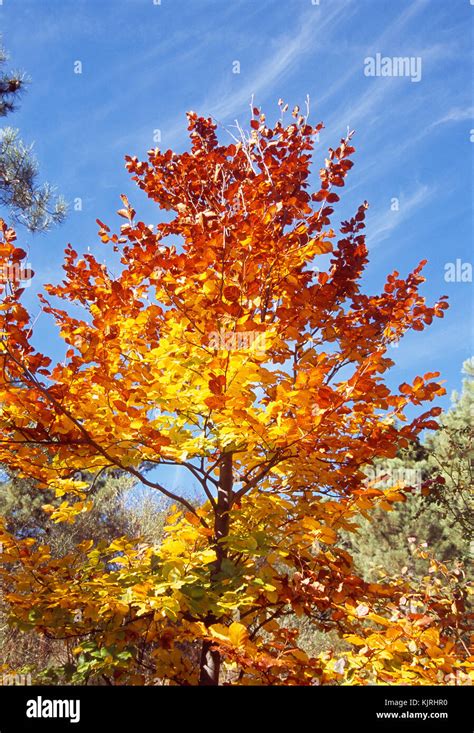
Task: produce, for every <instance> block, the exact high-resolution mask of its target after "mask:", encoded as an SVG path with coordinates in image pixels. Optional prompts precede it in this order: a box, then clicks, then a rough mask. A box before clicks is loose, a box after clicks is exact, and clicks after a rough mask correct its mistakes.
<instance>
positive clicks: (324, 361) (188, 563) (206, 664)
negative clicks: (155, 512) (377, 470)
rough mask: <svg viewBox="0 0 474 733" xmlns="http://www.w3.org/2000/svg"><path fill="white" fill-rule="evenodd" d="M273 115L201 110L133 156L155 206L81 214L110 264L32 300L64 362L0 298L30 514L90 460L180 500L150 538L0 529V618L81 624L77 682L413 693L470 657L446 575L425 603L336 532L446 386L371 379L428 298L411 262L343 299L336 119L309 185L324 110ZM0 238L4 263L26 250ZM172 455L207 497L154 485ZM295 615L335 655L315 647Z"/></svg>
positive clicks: (75, 630)
mask: <svg viewBox="0 0 474 733" xmlns="http://www.w3.org/2000/svg"><path fill="white" fill-rule="evenodd" d="M283 115H284V108H282V111H281V117H280V119H279V120H278V121H277V122H276V124H275V125H273V127H269V126H268V125H267V123H266V120H265V116H264V115H263V114H261V112H260V110H258V109H254V110H253V113H252V119H251V122H250V129H251V132H250V134H245V133H243V132H242V131H241V133H240V139H236V140H235V142H232V143H230V144H227V145H223V144H220V143H219V141H218V138H217V135H216V126H215V125H214V124H213V123H212V121H211V120H206V119H204V118H200V117H198V116H197V115H196V114H195V113H189V115H188V120H189V131H190V137H191V150H190V151H189V152H184V153H182V154H180V155H177V154H175V153H173V152H172V151H170V150H169V151H165V152H160V151H159V150H153V151H150V153H149V159H148V162H140V161H138V160H137V159H136V158H127V167H128V169H129V170H130V172H131V173H132V174H133V175H134V177H135V179H136V181H137V183H138V185H139V186H140V187H141V188H142V189H143V190H144V191H145V192H146V193H147V194H148V196H149V197H150V198H151V199H152V200H154V201H156V202H157V204H158V206H159V207H160V208H161V209H163V210H165V211H167V212H168V216H167V217H166V218H167V221H166V222H163V223H160V224H158V225H157V227H156V228H154V227H151V226H147V225H145V224H144V223H143V222H141V221H136V218H135V211H134V210H133V208H132V206H131V205H130V203H129V202H128V200H127V198H126V197H125V196H122V201H123V204H124V206H123V208H122V209H121V210H120V211H119V212H118V213H119V215H120V216H121V217H122V218H123V219H124V220H125V223H124V224H123V225H122V227H121V231H120V234H115V233H114V234H112V233H111V232H110V229H109V227H108V226H107V225H106V224H104V223H103V222H101V221H98V223H99V227H100V230H99V235H100V238H101V240H102V241H103V242H104V244H106V245H107V246H108V247H110V248H111V249H112V250H113V251H118V252H120V254H121V263H122V270H121V272H120V274H119V275H118V276H114V275H112V274H111V273H110V272H109V271H108V270H107V267H106V266H105V265H103V264H101V263H99V262H98V261H97V259H96V258H95V257H94V256H93V255H91V254H85V255H84V256H83V257H79V256H78V255H77V253H76V252H75V251H74V250H73V249H72V248H71V247H68V248H67V250H66V259H65V265H64V269H65V279H64V281H63V282H62V283H61V284H60V285H48V286H46V291H47V293H48V297H49V300H48V299H47V298H46V297H45V296H41V299H42V302H43V305H44V311H45V312H46V313H49V314H51V315H53V316H54V318H55V320H56V323H57V326H58V328H59V332H60V334H61V337H62V338H63V340H64V341H65V342H66V343H67V344H68V350H67V353H66V358H65V360H63V361H62V362H60V363H57V364H54V365H53V364H52V362H51V360H50V359H49V358H48V357H47V356H46V355H44V354H42V353H40V352H38V351H37V350H36V349H35V348H34V347H33V345H32V343H31V325H30V322H29V316H28V314H27V312H26V311H25V309H24V308H23V306H22V305H21V288H20V289H16V288H15V287H13V288H12V290H11V291H9V292H8V293H7V294H6V295H5V297H4V299H3V304H2V310H1V311H0V321H1V323H0V326H1V332H2V334H3V335H2V341H1V347H2V361H3V370H2V372H1V383H0V399H1V400H2V404H3V406H4V409H3V412H2V415H1V417H0V429H1V443H0V460H2V461H4V462H5V463H6V464H7V465H8V466H9V467H10V469H11V470H14V471H19V472H20V473H21V474H22V475H23V476H28V477H31V478H32V479H34V480H35V481H37V482H38V484H39V485H40V486H44V487H45V488H48V489H50V490H53V491H54V492H55V494H56V496H58V497H60V498H61V499H62V500H61V503H60V504H59V506H46V507H43V508H44V509H45V510H46V511H47V512H49V513H50V516H51V518H52V519H53V520H56V521H65V522H72V521H74V518H75V517H76V516H78V515H80V514H82V513H83V512H85V511H88V510H90V505H89V501H90V498H89V496H88V491H89V483H88V481H85V480H84V472H85V471H87V472H89V473H91V474H93V475H94V474H96V473H98V472H100V471H103V470H117V469H118V470H120V471H124V472H128V473H129V474H130V475H131V476H132V477H133V478H135V479H138V480H139V481H141V482H142V483H143V484H144V485H145V486H148V487H149V488H151V489H154V490H156V491H157V492H159V493H161V494H162V495H164V496H166V497H168V498H169V499H171V500H172V501H174V502H175V503H176V510H175V511H174V512H172V514H171V515H170V516H169V517H168V522H167V527H166V533H165V537H164V539H163V541H162V542H161V543H160V544H159V545H152V544H151V543H141V542H140V541H139V540H138V539H137V538H132V537H129V536H124V537H123V538H121V539H120V540H116V541H114V542H112V543H108V544H107V543H103V542H100V541H99V542H98V543H96V542H94V540H93V539H89V540H86V541H84V542H82V543H80V544H79V545H77V546H76V547H75V549H74V551H73V552H71V553H69V554H68V555H67V556H66V557H64V558H59V559H58V558H55V557H54V556H53V555H52V552H51V550H50V548H48V546H46V545H42V544H39V543H38V542H37V541H36V540H35V539H34V538H29V539H26V540H22V541H21V542H19V541H18V540H17V539H16V538H15V537H12V536H11V533H9V532H8V531H7V530H6V529H4V530H3V533H2V536H1V537H2V544H3V548H4V551H3V554H2V560H3V568H4V570H3V572H2V582H3V585H4V592H5V597H6V599H7V602H8V603H9V607H10V609H11V616H12V618H16V620H17V622H18V623H21V624H26V625H30V627H31V628H35V629H36V630H37V631H38V632H39V633H47V634H49V635H51V636H60V637H62V638H63V637H65V636H66V637H67V638H68V639H71V640H72V639H75V640H76V643H77V646H76V647H75V648H74V649H73V650H72V653H73V654H74V656H75V659H76V661H77V666H76V671H77V674H78V675H79V676H81V675H83V676H84V675H85V676H86V677H87V679H90V677H91V675H93V676H95V677H98V676H99V677H102V676H105V678H106V679H107V680H108V681H110V682H115V683H123V682H126V683H131V684H135V683H140V684H141V683H143V682H144V681H146V682H151V683H156V682H159V681H163V680H166V681H168V682H172V683H174V684H198V683H199V684H203V685H206V684H218V683H219V681H222V680H223V679H229V678H230V679H232V681H233V682H235V683H238V684H248V683H251V682H258V683H263V684H297V683H298V684H312V683H314V682H315V681H316V680H317V681H320V682H321V683H327V682H329V683H330V682H332V681H334V680H336V681H337V680H340V679H341V678H344V679H346V680H347V681H348V682H350V683H352V684H358V683H359V684H367V683H368V682H374V681H375V682H392V683H403V682H406V681H411V682H412V683H413V684H426V683H433V681H434V680H436V679H437V675H438V674H441V675H447V674H451V673H452V670H453V669H456V670H457V669H460V668H461V666H462V665H465V664H466V661H465V660H466V645H465V636H466V633H467V631H466V629H467V619H466V614H465V589H464V588H463V586H462V584H461V583H460V582H458V581H459V579H458V577H457V576H453V578H454V579H452V576H451V575H450V572H451V571H450V569H449V568H445V567H444V566H441V565H438V566H437V574H438V575H439V576H440V578H441V577H442V578H444V582H443V581H442V580H441V579H440V578H438V577H437V578H436V583H434V579H433V583H432V585H433V590H432V591H430V592H429V593H428V594H421V595H420V592H419V590H418V589H416V588H415V589H413V588H410V586H409V585H408V584H407V583H405V582H404V581H400V582H399V581H397V582H392V581H389V582H387V583H385V584H379V583H370V582H368V581H366V580H364V579H363V578H361V577H360V575H358V574H357V572H356V569H355V568H354V565H353V561H352V558H351V556H350V554H349V553H348V552H347V551H346V550H345V549H344V547H341V546H340V544H338V533H339V532H340V531H342V530H351V529H352V530H353V529H355V519H356V517H357V516H359V515H360V513H361V512H369V511H370V510H371V509H373V508H375V507H376V506H380V507H381V508H382V509H390V508H391V507H392V505H393V503H394V502H398V501H403V500H404V498H405V494H406V493H408V492H409V491H410V490H411V488H412V487H405V489H404V490H402V489H401V488H400V486H399V485H398V482H397V484H396V485H395V486H388V487H386V488H384V487H383V488H376V487H375V486H373V485H370V484H367V481H366V469H367V466H373V465H374V463H375V462H376V461H380V460H387V459H390V458H393V457H395V455H396V453H397V451H399V450H400V449H401V448H403V447H406V446H407V445H409V444H411V443H413V442H414V441H416V439H417V437H418V436H419V435H420V433H421V432H422V431H423V430H425V429H436V428H437V427H438V424H437V423H436V421H435V420H434V419H433V418H434V417H436V416H437V415H439V414H440V412H441V410H440V408H439V407H432V408H430V409H428V410H427V411H425V412H422V413H421V414H420V415H418V416H417V417H416V418H414V419H413V420H411V421H410V422H409V421H407V420H406V418H405V414H404V413H405V410H406V408H407V407H408V406H409V405H415V406H422V405H423V403H425V402H430V401H432V400H434V399H435V398H436V396H437V395H442V394H444V389H443V388H442V387H441V386H440V385H439V384H438V383H437V382H436V377H437V376H438V374H437V373H436V372H434V373H429V372H428V373H427V374H425V375H424V376H423V377H416V378H415V379H414V381H413V383H412V384H407V383H404V384H402V385H400V387H399V389H398V390H391V389H390V388H389V387H388V386H387V385H386V383H385V382H384V374H385V372H386V371H387V370H388V369H389V368H391V367H392V366H393V361H392V360H391V359H389V358H388V357H387V355H386V352H387V350H388V348H389V345H390V342H391V341H392V340H398V339H399V338H400V336H402V335H403V334H404V333H405V332H406V331H407V330H409V329H415V330H418V331H419V330H422V329H423V328H424V327H425V325H427V324H430V323H431V322H432V320H433V318H434V317H442V316H443V312H444V310H445V309H446V307H447V305H446V303H445V299H444V297H442V298H441V299H440V301H439V302H438V303H436V304H435V305H434V306H428V305H427V304H426V302H425V299H424V298H423V296H422V295H421V293H420V292H419V290H420V286H421V284H422V283H423V280H424V279H423V277H422V275H421V270H422V267H423V263H420V265H418V266H417V267H416V268H415V269H414V270H413V272H411V273H410V274H409V275H408V276H407V277H406V278H402V277H400V275H399V273H398V272H396V271H395V272H393V273H392V274H390V275H389V276H388V278H387V282H386V284H385V287H384V289H383V292H382V293H380V294H378V295H373V296H371V295H366V294H365V293H363V292H362V289H361V287H360V281H361V277H362V274H363V271H364V268H365V266H366V263H367V249H366V246H365V241H364V235H363V229H364V226H365V225H364V218H365V211H366V207H367V205H366V204H363V205H361V206H360V207H359V208H358V210H357V212H356V214H355V216H354V217H352V218H351V219H350V220H348V221H345V222H343V223H342V225H341V236H340V238H339V239H338V240H337V242H333V240H335V233H334V230H333V229H332V228H331V225H330V217H331V215H332V213H333V207H332V204H334V203H336V202H337V201H338V200H339V196H338V194H337V193H336V192H335V189H337V188H339V187H342V186H343V185H344V180H345V177H346V175H347V173H348V171H349V170H350V168H351V167H352V163H351V161H350V157H351V155H352V153H353V152H354V149H353V147H352V146H351V144H350V137H351V135H348V136H347V137H346V138H345V139H343V140H341V142H340V144H339V146H338V147H337V148H336V149H334V150H333V149H330V151H329V155H328V158H327V159H326V162H325V166H324V167H323V168H322V169H321V170H320V183H319V188H318V187H317V190H315V191H314V192H313V193H310V192H309V191H308V188H309V177H310V162H311V151H312V149H313V145H314V140H315V136H316V134H317V132H318V131H319V130H320V129H321V125H317V126H316V127H313V126H311V125H310V124H309V123H308V119H307V116H306V115H301V114H300V112H299V109H298V108H295V109H294V111H293V115H292V119H290V121H289V123H288V124H283ZM2 229H3V244H2V249H1V252H3V257H4V259H5V262H6V263H8V264H14V263H17V262H21V261H22V259H23V258H24V252H23V251H22V250H21V249H19V248H17V247H16V246H15V243H14V240H15V233H14V232H13V231H12V230H11V229H9V228H8V226H7V225H6V224H4V225H3V228H2ZM331 252H332V257H331V261H330V263H329V265H328V268H327V271H324V272H323V271H321V272H316V270H315V267H314V260H315V258H317V257H319V256H320V255H322V254H328V253H331ZM53 298H54V299H55V300H54V303H52V302H51V300H52V299H53ZM58 299H59V302H60V301H61V300H62V301H63V302H64V303H65V306H66V307H65V308H64V309H63V308H60V307H59V303H58ZM70 304H73V305H74V306H82V308H83V309H84V318H82V319H81V318H79V317H78V316H77V309H75V315H71V313H70V312H69V311H70V308H69V306H70ZM170 465H172V466H181V467H183V468H184V469H186V470H187V471H188V472H189V475H190V476H191V477H193V479H194V480H198V481H199V483H200V485H201V487H202V490H203V492H204V494H205V495H206V499H207V500H206V501H205V503H204V504H203V505H202V506H196V505H195V504H194V503H193V502H192V501H191V500H190V499H189V497H188V496H187V495H186V494H185V493H179V492H177V491H176V490H175V489H173V487H172V486H171V487H170V486H167V485H166V481H164V480H160V470H161V469H162V468H163V467H166V470H167V471H168V470H169V469H168V467H169V466H170ZM151 466H153V471H150V470H149V469H150V467H151ZM38 578H39V579H40V582H39V581H38ZM451 579H452V583H451ZM19 588H21V593H18V589H19ZM454 595H455V597H454ZM407 597H409V598H410V601H409V603H407ZM78 609H80V616H79V617H78V616H77V611H78ZM294 614H296V615H297V616H301V617H302V616H305V617H306V618H307V620H308V622H309V623H311V624H312V625H313V627H314V629H315V630H318V631H322V632H325V633H329V632H334V633H336V634H337V635H338V636H339V637H340V638H342V639H343V640H344V641H345V643H347V645H349V647H350V651H349V652H347V653H344V655H343V657H341V658H338V657H336V656H335V655H334V654H331V653H329V654H328V655H326V656H324V655H322V656H321V655H319V656H318V657H310V656H309V655H308V654H306V653H305V652H304V650H303V649H302V648H301V646H300V645H299V643H298V630H297V629H294V628H292V627H291V626H290V625H289V624H288V623H287V621H288V618H289V617H290V616H292V615H294ZM420 618H423V619H424V620H423V622H422V624H420ZM427 649H429V653H427ZM440 660H443V661H440ZM463 669H464V667H463ZM344 670H346V671H344ZM224 674H225V676H224ZM341 676H342V677H341Z"/></svg>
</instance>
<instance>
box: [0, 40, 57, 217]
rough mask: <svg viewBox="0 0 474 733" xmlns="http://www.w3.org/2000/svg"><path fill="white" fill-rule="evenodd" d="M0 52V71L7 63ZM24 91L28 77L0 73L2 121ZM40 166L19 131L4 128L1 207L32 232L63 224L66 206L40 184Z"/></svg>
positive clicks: (0, 153)
mask: <svg viewBox="0 0 474 733" xmlns="http://www.w3.org/2000/svg"><path fill="white" fill-rule="evenodd" d="M6 59H7V56H6V54H5V51H4V50H3V49H2V48H0V67H2V66H3V65H4V64H5V62H6ZM24 87H25V77H24V75H22V74H18V73H6V72H0V117H6V116H7V115H9V114H11V113H12V112H14V110H15V103H16V101H17V100H18V97H19V96H20V94H21V92H22V91H23V90H24ZM38 175H39V170H38V163H37V161H36V158H35V157H34V155H33V146H31V145H30V146H27V145H25V144H24V143H23V141H22V140H21V138H20V133H19V132H18V130H15V129H13V128H12V127H3V128H2V130H1V132H0V204H1V205H2V206H5V207H7V208H8V209H9V210H10V215H11V216H12V217H13V219H14V220H15V221H16V222H19V223H21V224H25V225H26V226H27V227H28V229H29V230H30V231H33V232H36V231H45V230H47V229H49V228H50V227H51V225H53V224H57V223H59V222H61V221H63V219H64V217H65V214H66V208H67V207H66V203H65V201H64V199H63V198H62V197H61V196H56V194H55V191H54V188H52V187H51V186H50V184H48V183H43V184H41V185H40V184H38Z"/></svg>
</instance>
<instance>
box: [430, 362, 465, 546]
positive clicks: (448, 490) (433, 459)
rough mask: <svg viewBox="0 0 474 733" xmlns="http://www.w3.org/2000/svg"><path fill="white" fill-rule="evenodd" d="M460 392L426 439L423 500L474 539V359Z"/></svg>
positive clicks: (454, 396)
mask: <svg viewBox="0 0 474 733" xmlns="http://www.w3.org/2000/svg"><path fill="white" fill-rule="evenodd" d="M463 373H464V374H465V375H466V378H465V379H464V380H463V386H462V392H461V394H460V395H459V394H457V393H456V392H454V393H453V395H452V406H451V409H450V410H448V412H446V413H444V414H443V416H442V418H441V421H440V422H441V430H439V432H437V433H436V434H435V435H433V436H429V438H428V439H427V451H428V458H427V469H428V470H429V471H430V472H431V473H432V474H433V480H432V482H431V485H430V487H429V489H430V490H429V491H427V493H426V501H427V502H430V503H432V504H434V505H435V506H437V507H439V509H440V511H442V512H443V513H444V514H445V515H446V517H447V518H448V520H449V521H450V523H451V524H452V525H453V526H457V527H459V528H460V530H461V531H462V532H463V534H464V537H465V541H466V544H469V543H470V544H471V550H472V543H473V542H474V520H473V516H474V513H473V508H474V507H473V487H474V422H473V417H474V380H473V377H474V358H471V359H467V360H466V361H465V362H464V364H463Z"/></svg>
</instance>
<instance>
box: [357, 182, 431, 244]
mask: <svg viewBox="0 0 474 733" xmlns="http://www.w3.org/2000/svg"><path fill="white" fill-rule="evenodd" d="M434 192H435V187H434V186H433V187H430V186H427V185H419V186H418V187H417V188H416V189H415V190H414V191H413V192H412V193H411V194H410V195H409V196H406V195H405V194H403V193H402V194H401V195H400V196H399V197H398V198H399V209H398V211H392V210H391V209H390V208H388V209H386V210H384V211H380V212H378V213H375V215H374V216H371V214H370V209H369V212H368V215H367V245H368V246H370V247H372V248H373V247H374V246H376V245H377V244H380V242H383V241H384V240H385V239H387V238H388V237H390V236H391V234H392V233H393V232H394V231H395V229H397V227H399V226H400V225H401V224H403V222H405V221H406V220H407V219H409V218H410V216H411V215H412V214H413V213H414V212H415V211H416V210H417V209H419V208H420V207H421V206H423V205H424V204H425V203H426V202H427V201H428V200H429V199H430V198H431V197H432V195H433V194H434Z"/></svg>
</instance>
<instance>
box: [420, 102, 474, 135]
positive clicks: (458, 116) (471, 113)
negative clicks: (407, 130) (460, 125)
mask: <svg viewBox="0 0 474 733" xmlns="http://www.w3.org/2000/svg"><path fill="white" fill-rule="evenodd" d="M472 119H474V107H472V106H471V107H453V108H452V109H450V110H449V112H448V113H447V114H445V115H444V116H443V117H440V119H439V120H435V121H434V122H432V123H431V125H430V126H429V128H428V129H429V130H431V129H433V127H438V125H445V124H447V123H449V122H463V121H464V120H472Z"/></svg>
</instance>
